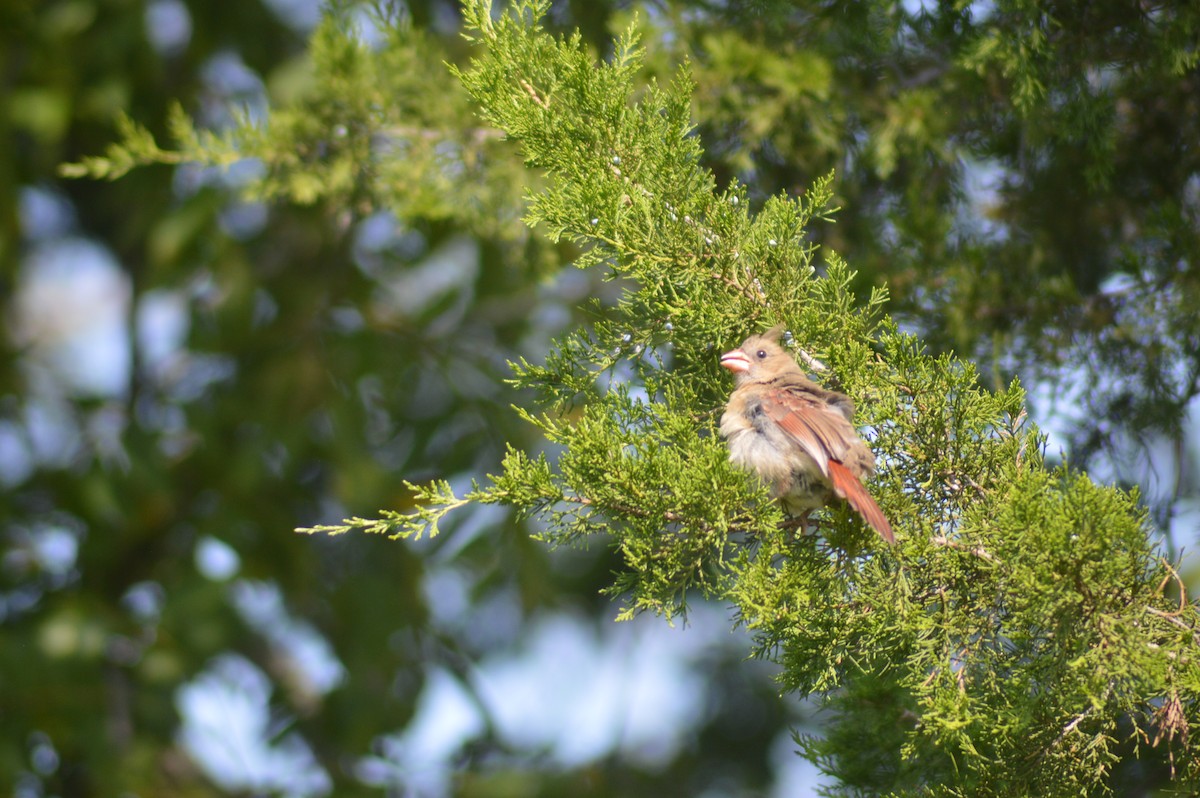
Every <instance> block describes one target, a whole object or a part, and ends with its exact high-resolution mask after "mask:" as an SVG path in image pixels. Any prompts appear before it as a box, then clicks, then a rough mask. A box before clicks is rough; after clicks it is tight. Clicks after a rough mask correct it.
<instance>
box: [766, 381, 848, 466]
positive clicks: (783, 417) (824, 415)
mask: <svg viewBox="0 0 1200 798" xmlns="http://www.w3.org/2000/svg"><path fill="white" fill-rule="evenodd" d="M763 409H764V410H765V411H766V413H767V417H768V418H770V419H771V420H772V421H774V422H775V423H776V424H778V425H779V426H780V427H782V428H783V430H784V431H785V432H787V433H788V435H790V436H791V438H792V440H794V441H795V442H796V443H797V444H799V446H800V448H802V449H803V450H804V451H805V452H807V453H808V455H809V456H810V457H812V459H814V460H816V461H817V464H818V465H819V466H820V467H821V471H822V473H824V474H825V476H827V477H828V476H829V466H828V463H829V460H830V458H833V459H838V458H840V457H842V456H844V453H845V451H846V446H847V445H848V443H849V442H850V441H851V440H853V438H854V436H855V432H854V427H852V426H850V423H849V422H848V421H846V419H845V417H844V416H842V415H841V414H840V413H836V412H833V411H831V410H830V409H829V408H828V407H827V406H826V405H825V404H823V403H821V402H819V401H817V400H816V399H813V398H810V397H806V396H804V395H803V394H802V393H800V392H798V391H788V390H784V389H773V390H768V391H767V392H766V395H765V396H764V398H763Z"/></svg>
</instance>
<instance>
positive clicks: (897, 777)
mask: <svg viewBox="0 0 1200 798" xmlns="http://www.w3.org/2000/svg"><path fill="white" fill-rule="evenodd" d="M547 8H548V4H547V3H546V2H531V1H527V2H518V3H516V4H514V6H513V7H512V9H510V10H509V11H508V12H506V13H504V14H501V15H499V16H494V15H493V14H492V11H491V8H490V4H489V3H487V2H475V3H469V4H468V5H467V8H466V12H465V16H466V19H467V21H468V25H469V27H470V29H471V31H470V36H471V38H472V39H473V40H474V41H476V42H477V43H478V44H479V45H481V50H480V51H479V52H478V54H477V56H476V58H475V60H474V61H473V62H472V63H471V65H470V67H469V68H466V69H463V70H461V71H460V72H459V75H460V78H461V79H462V82H463V85H464V86H465V87H466V88H467V91H468V93H469V94H470V96H471V97H472V98H473V99H474V100H475V101H476V102H478V103H479V104H480V105H481V106H482V108H483V113H484V115H485V116H486V118H487V119H488V120H489V121H490V122H491V123H492V124H495V125H496V126H498V127H500V128H501V129H503V130H505V131H506V132H507V133H508V134H509V135H510V136H512V137H513V138H516V139H518V140H520V142H521V143H522V146H523V153H524V156H525V158H526V162H527V163H528V164H529V165H530V166H532V167H535V168H540V169H542V170H544V172H545V175H546V181H547V184H546V186H545V188H544V189H543V190H542V191H540V192H539V193H537V194H535V195H534V196H532V197H531V198H530V211H529V214H528V217H527V219H528V221H529V222H530V223H531V224H538V223H540V224H542V225H544V229H546V231H547V232H548V234H549V235H550V236H551V237H552V238H555V239H558V238H565V239H568V240H570V241H572V242H574V243H575V244H577V245H579V246H581V247H582V248H583V254H582V255H581V256H580V258H579V261H578V264H579V265H580V266H581V267H587V266H600V267H603V268H605V269H606V271H607V273H608V275H609V276H610V277H611V278H612V279H614V280H616V281H618V283H619V285H620V287H621V294H620V298H619V300H618V301H617V302H616V305H615V307H613V308H611V309H610V310H607V311H602V310H600V309H599V308H597V311H596V312H597V314H598V318H597V320H596V322H595V324H594V326H593V328H592V330H591V331H590V332H583V331H581V332H578V333H575V334H573V335H571V336H569V337H568V338H567V339H566V340H565V341H564V342H562V343H561V344H560V345H559V347H558V349H557V350H556V351H555V352H554V353H553V354H552V355H551V357H549V358H548V359H547V362H546V365H544V366H531V365H530V364H529V363H527V362H524V361H521V362H519V363H518V364H516V366H515V373H516V377H515V382H516V383H517V384H518V385H521V386H525V387H531V388H534V389H535V390H536V391H537V393H538V395H539V396H540V397H541V398H542V400H543V401H544V402H546V403H547V404H548V406H549V407H548V412H546V413H545V414H541V415H536V414H532V413H528V412H525V411H522V415H523V416H524V417H525V418H527V419H528V420H529V421H530V422H531V423H532V424H534V425H535V426H536V427H538V428H539V429H540V430H541V431H542V432H543V433H544V434H545V436H546V438H547V439H548V441H549V442H550V448H549V451H548V452H546V453H544V454H541V455H538V456H536V457H530V456H527V455H525V454H522V453H520V452H518V451H515V450H510V452H509V454H508V456H507V457H506V458H505V461H504V463H503V465H502V469H501V472H500V473H499V474H497V475H495V476H493V477H491V481H490V484H487V485H484V486H482V487H481V486H476V487H475V488H474V489H473V490H472V491H471V492H470V493H469V494H467V496H465V497H463V498H462V499H458V498H454V497H453V496H452V495H449V494H447V493H446V492H445V486H435V487H434V488H431V489H430V491H429V492H427V493H426V494H425V496H424V498H425V499H429V500H432V501H433V502H434V503H435V504H438V505H440V507H437V508H428V507H423V508H421V509H418V510H417V511H416V512H415V513H414V514H413V515H411V516H410V517H409V518H408V519H407V520H403V521H398V520H396V519H393V524H397V523H398V524H399V526H393V527H391V528H395V529H397V531H398V532H399V533H400V534H403V535H410V536H411V535H417V534H420V531H421V530H422V529H424V528H425V526H426V525H429V526H430V527H431V531H433V525H434V524H436V521H437V520H438V519H439V518H440V517H441V514H442V512H444V511H445V510H448V509H451V508H453V507H456V506H459V505H461V504H462V503H463V502H464V501H473V502H482V503H499V504H504V505H508V506H511V507H513V508H514V509H516V510H517V511H518V512H519V513H521V514H523V515H528V516H532V517H533V518H534V519H535V520H536V523H537V525H538V528H540V529H541V530H542V531H541V532H540V536H541V537H543V538H544V539H546V540H549V541H551V542H552V543H556V544H557V543H577V542H580V541H583V540H588V539H590V538H591V537H592V536H594V535H597V534H603V535H606V536H608V537H609V538H610V539H611V545H612V546H614V547H615V548H616V550H617V551H619V552H620V553H621V555H622V556H623V558H624V561H625V570H624V571H623V572H622V573H621V574H619V575H618V576H617V579H616V581H615V583H614V585H613V590H614V591H615V592H619V593H621V594H622V595H624V597H625V601H626V610H625V612H624V613H622V617H628V616H629V614H630V613H633V612H636V611H639V610H645V609H650V610H653V611H655V612H658V613H661V614H663V615H665V616H667V617H668V618H669V617H672V616H673V615H675V614H676V613H679V612H683V611H685V610H686V606H687V595H688V591H690V590H699V591H701V592H703V593H705V594H709V595H716V596H719V597H721V598H723V599H725V600H728V601H730V602H732V603H733V605H734V606H735V608H736V611H737V614H738V618H739V620H740V622H741V623H742V624H744V625H745V626H747V627H748V628H749V629H751V630H753V632H754V633H755V635H756V640H757V648H758V653H759V654H760V655H762V656H770V657H773V658H777V659H778V660H779V661H780V662H782V663H783V665H784V666H785V670H784V673H783V676H782V679H783V683H784V685H785V686H786V688H787V689H789V690H793V691H797V692H799V693H802V694H806V695H807V694H816V695H818V696H821V697H823V699H824V700H825V701H826V702H827V704H828V705H829V706H830V707H831V708H833V709H834V710H835V711H836V712H835V720H834V723H833V731H832V732H831V734H830V735H829V736H828V737H826V738H825V739H823V740H817V739H809V740H804V741H802V745H803V747H804V748H805V750H806V752H807V753H808V755H809V756H810V757H812V758H813V759H814V760H815V761H817V762H818V763H819V764H821V765H822V767H824V768H825V769H826V770H827V771H829V772H830V773H832V774H834V775H836V776H838V778H839V780H840V782H841V785H842V786H841V788H839V790H844V791H846V792H856V791H863V792H869V793H875V792H879V793H892V794H926V795H935V794H936V795H1025V794H1031V793H1037V794H1042V795H1067V794H1090V793H1093V792H1096V791H1103V790H1104V789H1106V786H1111V784H1112V781H1111V779H1112V775H1111V774H1112V772H1113V768H1114V765H1116V764H1117V763H1118V762H1119V761H1120V759H1121V758H1122V757H1125V756H1128V755H1129V754H1130V752H1131V748H1130V746H1133V747H1135V748H1137V747H1141V746H1150V747H1153V746H1156V745H1158V744H1160V743H1162V742H1164V741H1165V743H1166V744H1167V745H1168V746H1170V747H1171V750H1172V751H1173V756H1174V757H1175V759H1174V760H1173V761H1176V762H1179V763H1181V765H1180V770H1179V772H1178V774H1177V775H1178V777H1179V778H1180V779H1181V782H1182V781H1185V780H1192V779H1195V777H1196V773H1195V766H1194V762H1195V760H1196V755H1197V752H1196V746H1195V744H1194V743H1192V742H1191V740H1190V738H1189V736H1188V731H1189V728H1190V726H1192V725H1194V724H1195V723H1196V722H1197V716H1196V712H1197V701H1198V699H1200V694H1198V693H1197V685H1198V680H1200V662H1198V661H1197V652H1198V648H1197V639H1196V634H1197V632H1196V628H1197V620H1198V615H1197V612H1196V608H1195V607H1194V606H1192V605H1189V604H1186V603H1182V604H1181V603H1180V602H1181V601H1182V599H1181V598H1179V597H1178V594H1177V593H1176V591H1174V590H1172V591H1165V590H1164V588H1165V587H1166V586H1167V585H1168V584H1171V578H1172V576H1173V575H1174V571H1173V569H1172V566H1171V564H1170V563H1168V562H1166V561H1165V560H1163V559H1161V558H1160V557H1159V556H1158V554H1157V553H1156V552H1155V549H1154V547H1153V546H1152V544H1151V543H1150V542H1149V539H1148V532H1149V527H1148V523H1147V519H1146V517H1145V513H1144V511H1142V510H1140V509H1139V508H1138V506H1137V497H1136V495H1130V494H1126V493H1123V492H1121V491H1120V490H1117V489H1115V488H1111V487H1103V486H1099V485H1096V484H1094V483H1093V482H1092V481H1091V480H1090V479H1089V478H1088V477H1087V476H1086V475H1085V474H1082V473H1078V472H1075V471H1071V470H1069V469H1066V468H1062V469H1050V468H1048V467H1047V466H1046V464H1045V463H1044V461H1043V458H1042V452H1041V447H1042V438H1041V437H1040V435H1039V433H1038V431H1037V430H1036V429H1034V428H1033V427H1032V426H1031V425H1028V424H1026V423H1025V422H1024V418H1025V413H1024V401H1025V396H1024V392H1023V390H1022V389H1021V387H1020V385H1019V384H1018V383H1017V382H1015V381H1014V382H1013V383H1012V384H1011V385H1010V386H1009V387H1008V388H1007V389H1006V390H1003V391H999V392H991V391H988V390H985V389H983V388H981V387H979V376H978V374H977V372H976V370H975V369H974V367H973V366H972V365H970V364H968V363H964V362H962V361H959V360H957V359H955V358H954V357H952V356H950V355H941V356H936V357H935V356H931V355H929V354H927V353H926V352H924V351H923V350H922V348H921V347H920V345H919V344H918V342H917V340H916V339H915V338H914V337H913V336H911V335H908V334H905V333H902V332H900V331H899V329H898V327H897V325H896V323H895V322H894V321H893V320H892V319H890V318H889V317H887V316H886V315H884V314H883V311H882V306H883V304H884V302H885V301H886V294H885V293H883V292H875V293H873V294H872V296H871V298H870V301H869V302H867V303H866V304H865V305H864V306H859V304H858V303H857V302H856V301H855V297H854V295H853V293H852V291H851V283H852V280H853V278H854V274H853V273H852V272H851V271H850V270H849V269H848V268H847V266H846V264H845V263H844V262H843V261H842V260H841V259H840V258H839V257H838V256H837V255H836V254H834V253H832V252H828V251H827V252H826V254H825V262H824V264H823V265H822V266H821V267H820V268H818V266H817V264H816V263H815V247H814V246H812V245H811V244H810V243H808V239H807V235H806V230H807V227H808V225H809V224H810V223H811V222H812V221H813V220H814V219H818V218H825V217H826V216H827V215H828V214H829V213H830V211H829V210H828V203H829V200H830V181H829V179H824V180H819V181H816V182H815V183H814V184H813V186H812V188H811V189H810V191H809V193H808V195H807V196H806V198H805V199H804V200H796V199H792V198H789V197H787V196H783V195H780V196H777V197H772V198H770V199H768V200H767V201H765V202H763V203H762V206H761V208H759V209H757V211H754V210H752V209H751V207H750V204H751V203H750V202H749V201H748V192H747V191H746V189H745V187H742V186H739V185H737V184H736V183H733V184H731V185H730V187H729V188H727V189H725V190H723V191H720V190H717V189H716V187H715V186H716V184H715V180H714V178H713V176H712V175H711V173H709V172H708V171H707V170H706V169H705V168H703V167H702V166H701V165H700V162H699V160H700V149H699V142H698V141H697V139H696V137H695V136H694V135H692V124H691V122H690V120H689V116H688V108H689V99H690V97H689V94H690V92H691V90H692V85H693V84H692V81H691V80H690V78H689V72H688V70H687V69H686V67H685V68H683V69H681V70H680V71H679V73H678V75H677V76H676V78H675V79H674V80H672V81H671V83H670V84H669V85H668V86H667V87H666V88H660V87H659V86H658V85H657V83H655V82H653V81H652V82H650V84H649V85H647V86H646V87H645V88H644V89H642V90H641V91H640V92H639V91H637V90H636V89H635V83H634V77H635V75H636V74H637V71H638V69H639V67H640V65H641V62H642V57H643V54H642V52H641V50H639V49H638V47H637V36H636V31H635V29H634V28H632V27H631V28H630V29H629V30H628V31H626V33H625V34H624V35H623V36H622V37H621V38H620V39H619V40H618V41H617V43H616V45H615V48H614V51H613V55H612V57H611V59H610V60H608V61H607V62H605V63H602V64H600V65H597V64H595V63H594V61H593V59H592V57H591V55H590V54H589V53H588V52H587V51H586V49H585V48H584V47H583V46H582V44H581V40H580V38H579V37H578V36H574V37H568V38H556V37H553V36H551V35H549V34H547V33H546V32H545V31H544V30H542V28H541V27H540V20H541V18H542V16H543V15H544V13H545V12H546V10H547ZM976 57H977V58H985V57H990V56H989V55H988V53H987V52H980V53H977V54H976ZM1020 85H1021V86H1023V88H1020V90H1019V91H1018V96H1019V97H1023V98H1024V102H1025V104H1026V105H1028V104H1030V103H1034V102H1036V101H1037V100H1038V98H1039V96H1040V89H1039V88H1038V87H1037V85H1036V82H1034V81H1032V80H1025V82H1024V83H1021V84H1020ZM781 320H782V321H784V322H786V323H787V324H788V325H789V328H790V329H791V331H792V335H793V337H794V343H795V345H796V346H797V347H798V354H800V356H802V357H803V358H805V360H806V362H807V363H808V364H809V365H810V367H811V368H813V369H814V370H816V371H818V372H819V375H820V377H821V378H822V379H824V380H826V381H832V380H834V379H835V377H836V379H837V380H838V381H839V387H840V388H841V389H843V390H845V391H847V392H848V393H849V394H850V395H851V396H852V397H854V398H855V399H856V400H857V402H858V405H859V408H860V411H859V417H858V422H859V423H860V424H861V425H862V426H863V427H864V428H865V429H866V430H867V432H868V435H869V437H870V438H871V440H872V443H873V445H874V448H875V449H876V451H877V452H878V454H879V457H880V469H879V474H878V476H877V477H876V479H875V480H874V481H873V482H872V485H871V488H872V491H873V492H874V493H875V494H876V496H877V497H878V498H879V502H880V505H881V506H882V507H883V509H884V510H885V512H886V513H887V514H888V516H889V517H890V518H891V520H892V522H893V525H894V526H895V527H896V528H897V530H898V538H899V542H900V545H899V546H898V547H897V548H895V549H894V550H892V549H884V550H880V549H879V548H878V541H876V540H875V539H874V538H873V537H872V536H870V535H869V534H867V533H865V532H864V531H863V530H862V529H861V528H860V527H859V525H858V524H857V522H856V521H854V520H853V519H852V518H851V516H850V515H849V514H848V513H847V512H845V511H844V510H839V509H834V510H831V511H829V512H828V513H827V514H826V515H825V517H824V518H823V519H822V522H821V531H820V534H819V535H818V536H809V537H797V536H796V534H795V530H794V525H793V524H790V523H788V522H785V521H784V519H783V518H782V516H781V515H780V513H779V511H778V510H777V509H776V508H775V507H774V506H773V504H772V503H770V502H769V501H767V500H766V497H765V495H764V492H763V489H762V488H761V486H757V485H755V484H752V483H751V481H750V480H748V479H747V478H746V477H745V476H744V475H742V474H740V473H738V472H736V471H735V470H733V469H732V467H731V466H730V465H729V464H728V463H727V461H726V460H725V456H724V455H725V452H724V449H723V444H722V443H721V442H720V440H719V439H718V438H717V436H716V435H715V419H716V417H717V415H718V414H719V411H720V408H721V405H722V403H723V401H724V396H725V395H726V393H727V391H728V390H729V385H728V382H727V380H726V379H723V377H722V375H721V374H720V373H719V368H718V366H717V363H716V354H717V353H718V352H719V351H721V347H723V346H730V345H732V344H735V343H737V342H738V341H739V340H740V339H741V337H742V336H744V335H745V334H747V333H750V332H755V331H758V330H761V329H763V328H765V327H767V326H770V324H772V323H774V322H776V321H781ZM353 525H354V524H350V526H353ZM1167 707H1171V708H1173V709H1172V710H1171V711H1170V712H1168V711H1167V709H1166V708H1167ZM876 754H877V755H876ZM1191 783H1195V782H1191Z"/></svg>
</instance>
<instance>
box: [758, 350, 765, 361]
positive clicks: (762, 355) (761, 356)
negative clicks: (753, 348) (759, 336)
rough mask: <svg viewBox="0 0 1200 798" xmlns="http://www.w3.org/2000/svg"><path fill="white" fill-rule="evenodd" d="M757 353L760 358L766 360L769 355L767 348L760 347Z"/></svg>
mask: <svg viewBox="0 0 1200 798" xmlns="http://www.w3.org/2000/svg"><path fill="white" fill-rule="evenodd" d="M755 354H756V355H758V359H759V360H765V359H766V357H767V350H765V349H760V350H758V351H757V352H756V353H755Z"/></svg>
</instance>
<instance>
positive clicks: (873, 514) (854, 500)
mask: <svg viewBox="0 0 1200 798" xmlns="http://www.w3.org/2000/svg"><path fill="white" fill-rule="evenodd" d="M829 477H830V479H831V480H832V481H833V489H834V490H835V491H837V494H838V495H839V496H841V497H842V498H844V499H845V500H846V501H847V502H849V504H850V506H851V507H853V508H854V509H855V510H857V511H858V514H859V515H861V516H862V517H863V520H864V521H866V522H867V523H868V524H870V525H871V528H872V529H874V530H875V531H876V532H878V533H879V535H880V536H881V537H882V538H883V539H884V540H886V541H887V542H888V543H895V542H896V535H895V533H893V532H892V525H891V524H889V523H888V520H887V517H886V516H885V515H884V514H883V510H880V509H879V505H878V504H876V503H875V500H874V499H872V498H871V494H869V493H867V489H866V488H864V487H863V484H862V483H861V482H859V481H858V478H857V477H855V476H854V474H852V473H850V469H848V468H846V467H845V466H844V465H842V464H841V463H839V462H838V461H837V460H830V461H829Z"/></svg>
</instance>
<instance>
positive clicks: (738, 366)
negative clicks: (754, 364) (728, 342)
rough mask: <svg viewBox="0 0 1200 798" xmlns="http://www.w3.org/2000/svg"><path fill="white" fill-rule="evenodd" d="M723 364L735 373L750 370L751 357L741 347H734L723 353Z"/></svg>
mask: <svg viewBox="0 0 1200 798" xmlns="http://www.w3.org/2000/svg"><path fill="white" fill-rule="evenodd" d="M721 365H722V366H724V367H725V368H727V369H729V370H730V371H732V372H733V373H734V374H741V373H742V372H743V371H749V370H750V358H748V357H746V353H745V352H743V351H742V350H740V349H733V350H730V351H728V352H726V353H725V354H723V355H721Z"/></svg>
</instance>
